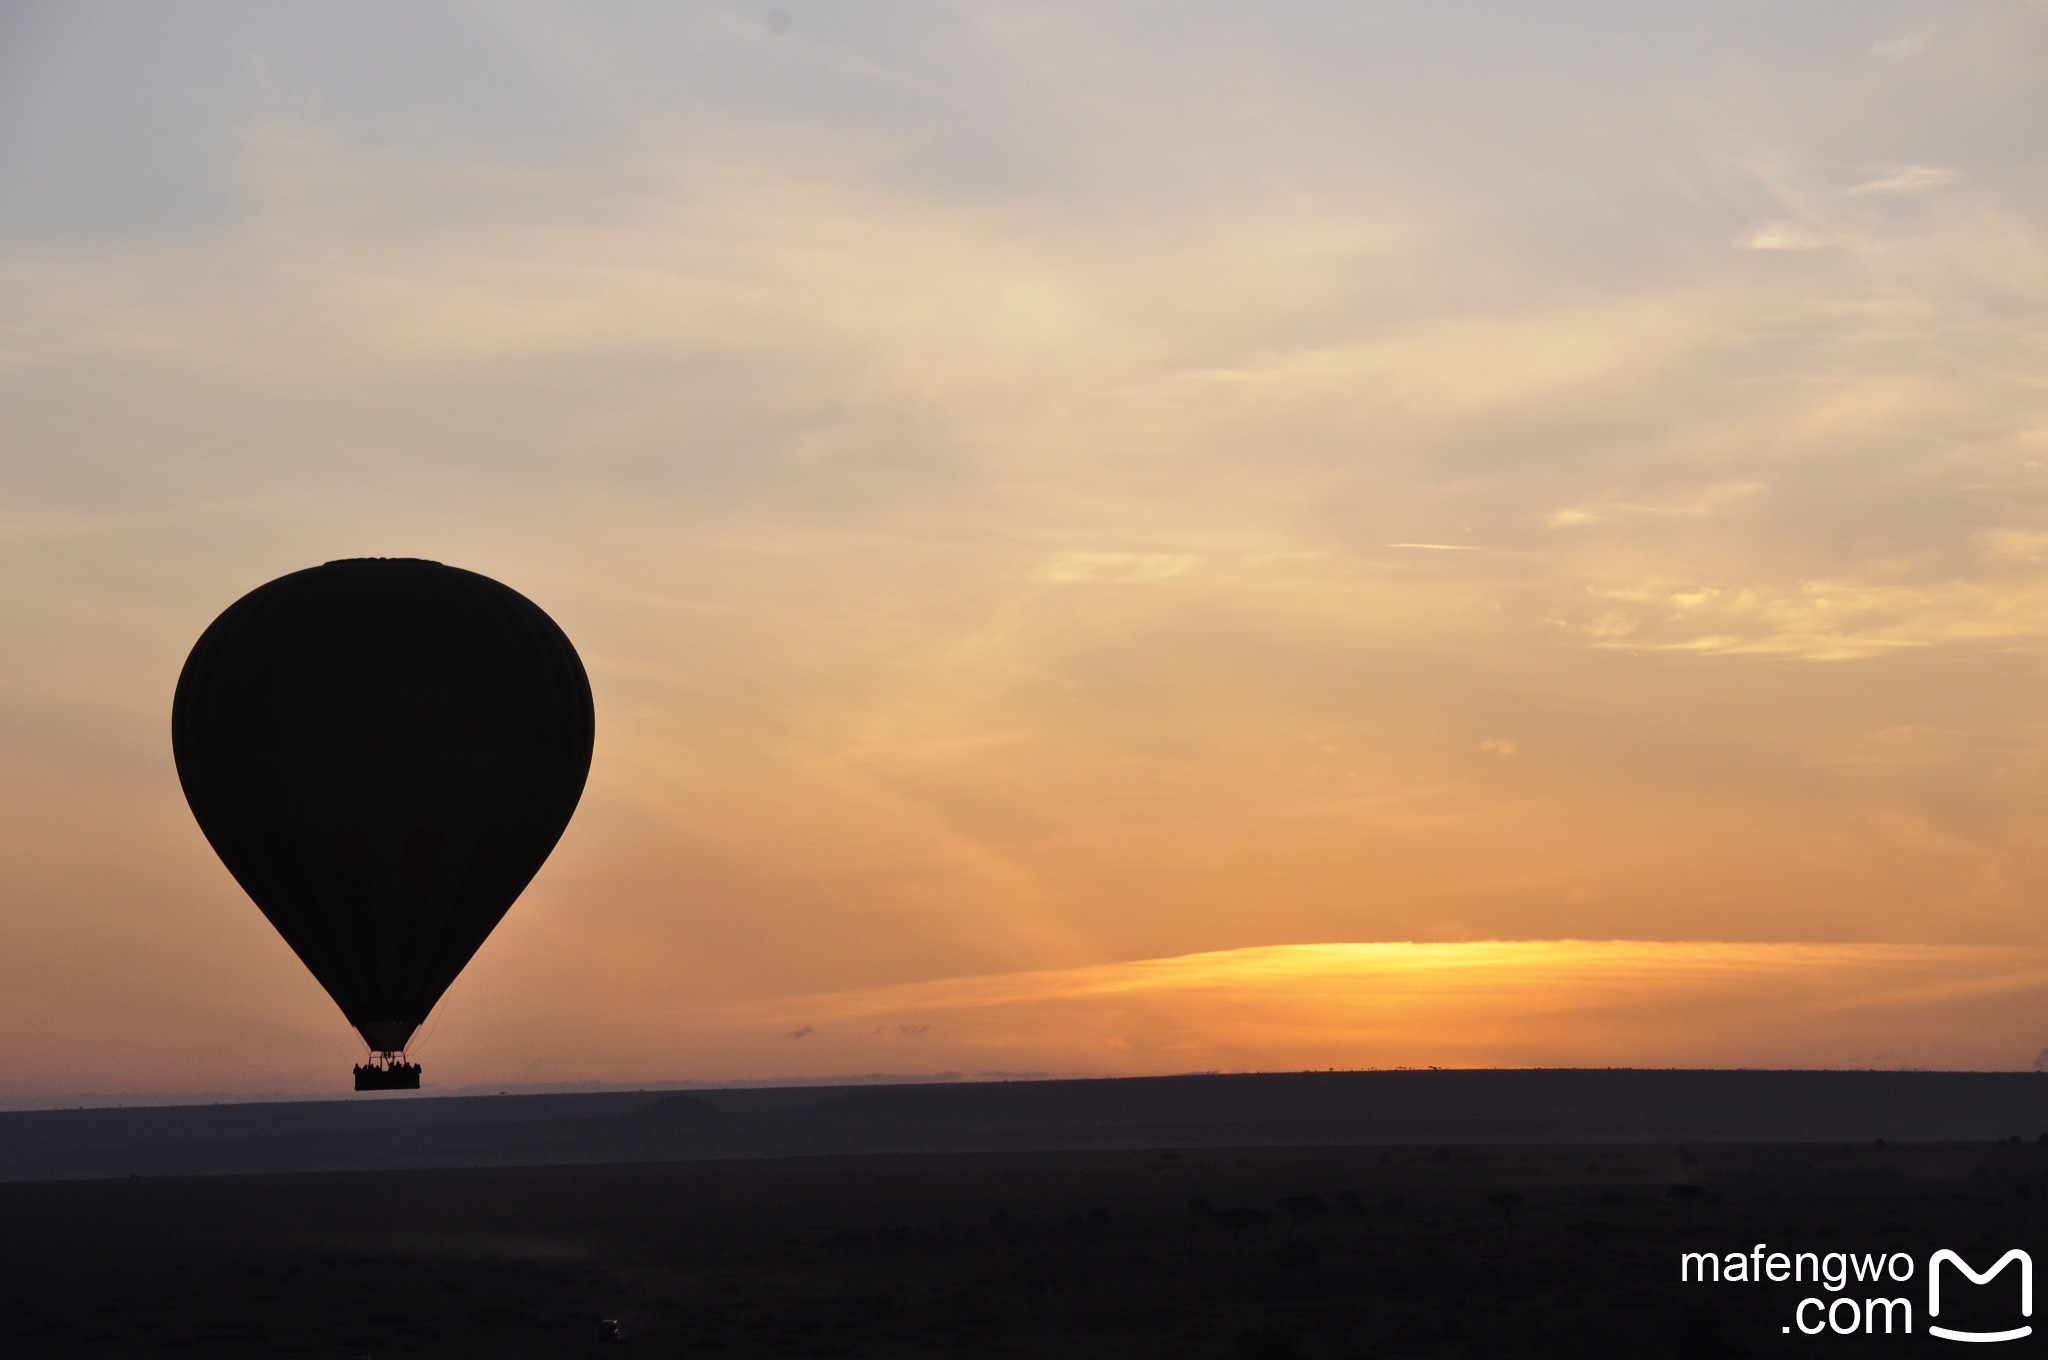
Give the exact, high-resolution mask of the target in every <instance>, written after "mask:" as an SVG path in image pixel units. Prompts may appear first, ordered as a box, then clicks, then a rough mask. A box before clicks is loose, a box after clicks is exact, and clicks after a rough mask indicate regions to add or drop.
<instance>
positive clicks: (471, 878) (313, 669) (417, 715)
mask: <svg viewBox="0 0 2048 1360" xmlns="http://www.w3.org/2000/svg"><path fill="white" fill-rule="evenodd" d="M594 731H595V719H594V715H593V712H592V708H591V700H590V681H589V679H588V678H587V677H586V676H585V675H584V672H583V663H582V661H581V660H579V659H578V658H577V655H576V649H575V648H574V647H572V646H570V645H569V639H568V638H567V637H566V636H564V634H563V632H562V630H561V629H560V628H559V627H557V626H556V625H555V622H554V620H553V619H550V618H549V617H548V616H547V615H546V614H544V613H542V612H541V610H540V609H539V607H538V606H536V605H535V604H534V603H533V602H532V601H530V600H528V599H527V598H526V597H525V596H523V595H521V594H519V593H518V592H517V591H514V590H512V589H510V588H509V587H507V586H503V585H500V584H499V583H498V582H496V581H493V580H491V579H490V578H489V577H487V576H479V575H477V574H476V573H474V572H468V571H462V570H460V569H458V568H455V567H448V566H443V565H441V564H440V563H438V562H427V561H421V560H419V559H415V558H357V559H353V560H348V561H341V562H329V563H327V564H326V565H325V566H319V567H312V568H309V569H307V570H305V571H298V572H293V573H292V574H291V575H289V576H282V577H279V578H278V579H277V580H275V581H272V582H270V583H269V584H267V585H263V586H259V587H257V588H256V589H255V590H253V591H251V592H250V593H249V594H247V595H244V596H243V597H242V598H241V599H239V600H237V601H236V602H235V603H234V604H232V605H229V606H228V608H227V610H226V612H224V613H223V614H221V616H220V617H219V618H217V619H215V620H214V621H213V623H212V625H211V626H210V627H208V628H207V630H206V631H205V632H204V633H203V634H201V635H200V638H199V641H198V642H197V643H196V644H194V646H193V648H192V654H191V656H190V657H188V658H187V659H186V661H185V669H184V672H183V673H182V674H181V675H180V676H179V677H178V691H177V697H176V699H175V700H174V701H173V703H172V706H171V743H172V748H173V750H174V752H175V754H176V757H177V762H178V778H179V780H180V782H182V783H183V785H184V787H185V799H186V801H187V802H189V803H190V804H191V805H192V814H193V816H194V817H196V818H198V820H199V828H200V830H201V831H203V832H205V834H206V839H207V840H208V841H209V842H211V843H212V845H213V848H214V850H215V852H216V853H218V854H219V855H220V858H221V862H222V863H224V864H225V865H226V866H227V868H228V872H229V873H231V874H233V875H234V876H235V879H236V881H237V882H239V883H240V884H241V885H242V887H243V889H244V890H245V891H246V892H247V893H248V894H249V896H250V897H251V898H253V899H255V902H256V905H257V907H258V908H259V909H261V911H262V912H263V914H264V915H265V916H266V917H268V918H269V919H270V923H271V924H272V925H273V926H275V927H277V931H278V933H279V934H280V935H282V936H283V937H284V940H285V943H286V944H288V945H290V946H291V948H292V952H294V953H295V954H297V955H298V956H299V958H300V960H301V961H303V962H304V963H305V965H306V967H307V968H308V969H310V970H311V971H312V974H313V976H314V978H315V979H316V980H318V981H319V983H320V985H321V986H322V987H325V988H326V989H327V994H328V995H329V996H331V997H333V998H334V1001H335V1004H336V1005H338V1006H340V1007H341V1012H342V1014H343V1015H344V1016H346V1017H347V1018H348V1022H349V1023H350V1024H351V1025H353V1026H355V1028H356V1030H357V1032H358V1033H360V1034H361V1035H362V1037H363V1042H364V1043H365V1044H367V1045H368V1046H369V1050H370V1057H369V1060H368V1061H367V1062H365V1063H363V1064H361V1065H359V1066H358V1067H357V1068H356V1069H355V1076H356V1089H357V1090H359V1091H362V1090H392V1089H401V1088H402V1089H417V1088H418V1086H419V1084H420V1069H419V1064H418V1063H415V1062H410V1061H408V1060H407V1059H406V1055H405V1049H406V1044H407V1043H408V1042H409V1041H410V1040H411V1038H412V1036H413V1034H414V1032H415V1031H416V1030H418V1028H419V1027H420V1025H421V1024H422V1023H423V1022H424V1021H425V1020H426V1018H427V1013H428V1012H429V1011H431V1010H432V1009H433V1007H434V1003H435V1002H436V1001H438V1000H440V998H441V994H442V993H443V992H445V991H447V990H448V985H449V984H450V983H452V982H453V981H454V980H455V976H456V974H458V973H460V972H461V971H462V968H463V965H464V964H466V963H468V962H469V960H470V957H471V956H472V955H474V954H475V953H476V951H477V949H478V948H479V947H480V946H481V945H482V944H483V942H484V938H485V937H486V936H488V935H489V934H490V933H491V929H492V928H493V927H494V926H496V925H497V924H498V921H499V920H500V918H502V917H503V916H504V915H505V912H506V910H507V909H508V908H510V907H511V905H512V903H513V900H514V899H515V898H517V897H518V896H519V894H520V893H521V892H522V891H523V890H524V889H525V888H526V885H527V883H528V882H530V881H531V880H532V878H533V876H534V874H535V873H536V872H538V871H539V869H540V866H541V864H542V862H543V861H545V860H546V859H547V857H548V852H549V851H551V850H553V849H554V847H555V842H556V841H557V840H559V839H560V838H561V835H562V830H563V828H564V827H566V826H567V825H568V823H569V816H570V814H571V813H572V812H574V811H575V810H576V802H577V799H578V798H579V797H581V796H582V793H583V782H584V779H585V777H586V776H587V775H588V774H589V771H590V748H591V741H592V737H593V734H594Z"/></svg>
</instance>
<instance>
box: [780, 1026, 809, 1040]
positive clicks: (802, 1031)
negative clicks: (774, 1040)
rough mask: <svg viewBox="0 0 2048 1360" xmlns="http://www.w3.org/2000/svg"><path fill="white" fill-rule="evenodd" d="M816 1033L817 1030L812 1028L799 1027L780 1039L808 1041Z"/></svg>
mask: <svg viewBox="0 0 2048 1360" xmlns="http://www.w3.org/2000/svg"><path fill="white" fill-rule="evenodd" d="M817 1032H818V1031H817V1029H816V1028H814V1027H813V1026H810V1025H799V1026H797V1027H796V1028H795V1029H793V1030H791V1031H789V1033H787V1034H785V1035H783V1036H782V1037H783V1038H785V1039H808V1038H810V1037H811V1036H812V1035H813V1034H816V1033H817Z"/></svg>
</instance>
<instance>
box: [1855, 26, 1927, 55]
mask: <svg viewBox="0 0 2048 1360" xmlns="http://www.w3.org/2000/svg"><path fill="white" fill-rule="evenodd" d="M1933 37H1934V30H1933V29H1931V28H1925V29H1921V30H1919V31H1918V32H1915V33H1902V34H1900V35H1899V36H1897V37H1895V38H1880V39H1878V40H1877V41H1876V42H1873V43H1872V44H1871V45H1870V55H1871V56H1873V57H1876V58H1878V59H1879V60H1880V61H1904V60H1905V59H1906V58H1908V57H1916V56H1918V55H1920V53H1922V52H1925V51H1926V50H1927V44H1928V43H1929V42H1930V41H1932V39H1933Z"/></svg>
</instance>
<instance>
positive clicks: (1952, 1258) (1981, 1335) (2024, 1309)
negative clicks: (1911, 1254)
mask: <svg viewBox="0 0 2048 1360" xmlns="http://www.w3.org/2000/svg"><path fill="white" fill-rule="evenodd" d="M1943 1261H1947V1262H1949V1263H1950V1264H1952V1265H1954V1266H1955V1268H1956V1269H1957V1270H1960V1271H1962V1272H1963V1274H1965V1275H1967V1276H1969V1277H1970V1283H1972V1284H1989V1283H1990V1282H1991V1277H1992V1276H1994V1275H1996V1274H1998V1272H1999V1271H2001V1270H2004V1269H2005V1268H2006V1267H2007V1266H2009V1265H2011V1264H2012V1263H2013V1262H2014V1261H2018V1262H2019V1263H2020V1316H2021V1317H2032V1316H2033V1315H2034V1258H2033V1257H2031V1256H2029V1255H2027V1254H2026V1253H2025V1252H2023V1251H2021V1250H2020V1249H2019V1248H2018V1247H2014V1248H2013V1249H2012V1250H2011V1251H2009V1252H2007V1253H2006V1254H2005V1255H2003V1256H2001V1257H1999V1258H1998V1264H1997V1265H1995V1266H1993V1267H1991V1269H1989V1270H1987V1271H1985V1272H1983V1273H1982V1274H1979V1273H1978V1272H1976V1271H1974V1270H1972V1269H1970V1263H1969V1262H1968V1261H1965V1260H1964V1259H1963V1258H1962V1257H1960V1256H1958V1255H1956V1254H1955V1253H1954V1252H1952V1251H1950V1250H1949V1249H1948V1248H1946V1247H1943V1248H1942V1249H1941V1250H1940V1251H1937V1252H1935V1253H1934V1255H1933V1256H1931V1257H1929V1258H1928V1260H1927V1316H1928V1317H1930V1318H1935V1317H1939V1316H1940V1315H1941V1263H1942V1262H1943ZM1927 1330H1928V1331H1930V1332H1932V1333H1933V1334H1934V1335H1936V1336H1939V1337H1943V1338H1946V1339H1947V1340H1950V1341H2017V1340H2019V1339H2020V1338H2021V1337H2023V1336H2031V1335H2032V1334H2033V1331H2034V1329H2033V1327H2032V1325H2031V1324H2030V1325H2028V1326H2025V1327H2014V1328H2012V1329H2011V1330H2010V1331H2004V1332H1958V1331H1955V1330H1952V1329H1951V1328H1948V1327H1937V1326H1935V1325H1934V1324H1933V1323H1932V1322H1929V1323H1928V1324H1927Z"/></svg>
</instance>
